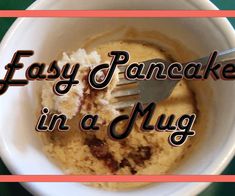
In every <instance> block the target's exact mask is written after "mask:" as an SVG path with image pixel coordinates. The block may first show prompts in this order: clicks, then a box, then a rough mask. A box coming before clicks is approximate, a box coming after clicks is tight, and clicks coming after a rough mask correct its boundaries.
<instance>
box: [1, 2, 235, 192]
mask: <svg viewBox="0 0 235 196" xmlns="http://www.w3.org/2000/svg"><path fill="white" fill-rule="evenodd" d="M29 9H40V10H41V9H209V10H210V9H217V8H216V7H215V6H214V5H213V4H212V3H210V2H209V1H204V0H197V1H193V0H185V1H183V0H181V1H175V0H167V1H166V0H158V1H155V0H147V1H141V0H125V1H122V2H121V1H116V0H77V1H68V0H50V1H46V0H38V1H36V2H35V3H33V5H32V6H30V8H29ZM120 25H127V26H133V27H135V28H137V29H150V30H157V31H160V32H161V33H164V34H165V35H167V36H169V37H170V38H173V39H176V40H179V41H180V42H182V43H183V44H185V45H188V46H191V49H192V50H193V51H196V52H197V53H198V54H199V55H201V56H203V55H208V53H210V52H211V51H213V50H215V49H216V50H225V49H228V48H233V47H235V33H234V30H233V28H232V26H231V25H230V24H229V22H228V21H227V20H226V19H223V18H194V19H192V18H191V19H189V18H185V19H182V18H175V19H173V18H161V19H160V18H148V19H131V18H127V19H92V18H90V19H85V18H83V19H79V18H78V19H74V18H73V19H68V18H21V19H17V21H16V22H15V23H14V25H13V26H12V27H11V28H10V30H9V31H8V32H7V34H6V36H5V38H4V40H3V41H2V43H1V46H0V57H1V58H0V65H1V66H0V78H1V79H2V78H3V77H4V75H5V69H4V66H5V65H6V64H7V63H9V62H10V60H11V58H12V55H13V54H14V52H15V51H16V50H23V49H30V50H34V51H35V55H34V56H33V57H30V58H22V62H24V63H25V65H29V63H32V62H36V61H40V62H44V61H50V60H54V59H57V57H58V54H59V53H61V52H62V51H71V50H74V49H76V48H79V44H81V43H82V41H83V40H84V39H86V38H87V37H89V36H92V35H95V34H97V33H100V32H103V31H106V30H110V28H111V27H112V28H115V27H118V26H120ZM24 71H25V69H24V70H22V71H17V73H16V75H17V77H18V78H22V77H23V76H24ZM234 84H235V83H234V82H223V81H218V82H212V83H211V87H212V89H213V96H214V97H213V98H212V97H206V99H208V98H209V99H211V100H212V101H213V108H212V110H213V111H214V112H213V119H214V121H213V124H212V127H211V128H210V129H209V130H205V132H206V134H205V136H204V139H203V142H201V144H200V145H199V146H198V149H197V150H196V151H195V152H194V153H193V154H192V156H190V157H189V158H188V159H187V161H185V163H184V164H183V165H181V166H180V167H179V168H178V169H177V171H176V173H180V174H219V173H220V172H221V171H222V170H223V169H224V168H225V167H226V166H227V164H228V163H229V161H230V160H231V159H232V158H233V156H234V150H235V142H234V141H235V129H234V128H235V127H234V126H235V110H234V108H233V107H234V106H233V103H234V100H235V86H234ZM35 97H36V95H35V94H33V93H32V88H31V86H27V87H10V88H9V90H8V91H7V92H6V93H5V94H4V95H2V96H0V152H1V158H2V159H3V161H4V162H5V164H6V165H7V167H8V168H9V169H10V170H11V172H12V173H14V174H62V171H61V170H60V169H59V168H58V167H56V166H55V165H54V164H53V163H52V162H51V161H49V160H48V159H47V158H46V156H45V155H44V153H43V152H42V147H41V144H40V142H39V141H38V138H37V137H35V135H34V133H33V132H34V128H35V124H34V123H33V122H34V121H33V120H34V119H33V118H34V111H33V110H34V106H35V99H34V98H35ZM24 185H25V186H26V187H27V188H28V189H29V191H31V192H32V193H35V194H38V195H66V194H69V195H78V194H84V195H87V196H88V195H102V196H105V195H123V196H124V195H128V196H131V195H135V196H138V195H147V194H151V195H153V194H154V195H158V194H159V195H173V194H174V195H182V194H186V193H187V195H194V194H197V193H199V192H200V191H201V190H202V189H203V188H205V187H206V186H207V185H208V183H158V184H156V185H153V186H150V187H146V188H143V189H137V190H132V191H123V192H107V191H103V190H97V189H93V188H90V187H86V186H84V185H81V184H79V183H27V184H24Z"/></svg>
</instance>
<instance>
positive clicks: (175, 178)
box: [0, 175, 235, 182]
mask: <svg viewBox="0 0 235 196" xmlns="http://www.w3.org/2000/svg"><path fill="white" fill-rule="evenodd" d="M0 182H235V175H155V176H154V175H147V176H146V175H137V176H133V175H132V176H120V175H110V176H107V175H106V176H96V175H95V176H92V175H88V176H75V175H0Z"/></svg>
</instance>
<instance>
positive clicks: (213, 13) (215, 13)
mask: <svg viewBox="0 0 235 196" xmlns="http://www.w3.org/2000/svg"><path fill="white" fill-rule="evenodd" d="M0 17H99V18H106V17H112V18H115V17H166V18H168V17H235V10H0Z"/></svg>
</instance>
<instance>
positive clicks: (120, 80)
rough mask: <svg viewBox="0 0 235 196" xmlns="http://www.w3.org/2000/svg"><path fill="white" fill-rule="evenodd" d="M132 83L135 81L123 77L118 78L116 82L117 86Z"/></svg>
mask: <svg viewBox="0 0 235 196" xmlns="http://www.w3.org/2000/svg"><path fill="white" fill-rule="evenodd" d="M134 83H137V82H136V81H134V80H127V79H125V78H121V79H119V82H118V84H117V86H120V85H127V84H134Z"/></svg>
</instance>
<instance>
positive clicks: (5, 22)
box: [0, 0, 235, 196]
mask: <svg viewBox="0 0 235 196" xmlns="http://www.w3.org/2000/svg"><path fill="white" fill-rule="evenodd" d="M32 2H33V0H0V9H1V10H7V9H12V10H16V9H26V8H27V7H28V6H29V5H30V4H31V3H32ZM212 2H213V3H214V4H216V5H217V6H218V7H219V8H220V9H227V10H228V9H229V10H232V9H235V0H212ZM14 20H15V18H0V40H1V39H2V38H3V36H4V34H5V33H6V31H7V30H8V28H9V27H10V26H11V24H12V23H13V22H14ZM229 21H230V22H231V23H232V24H233V26H234V27H235V18H229ZM0 174H10V172H9V171H8V169H7V168H6V166H5V165H4V163H3V162H2V161H1V160H0ZM223 174H230V175H231V174H233V175H234V174H235V158H234V159H233V160H232V161H231V163H230V164H229V166H228V167H227V168H226V169H225V170H224V171H223ZM1 195H7V196H8V195H9V196H13V195H25V196H27V195H30V193H29V192H27V191H26V190H25V189H24V188H23V187H22V186H21V185H20V184H19V183H0V196H1ZM221 195H235V183H212V184H211V185H210V186H209V187H208V188H207V189H206V190H204V191H203V192H202V193H201V194H200V196H221Z"/></svg>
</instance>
